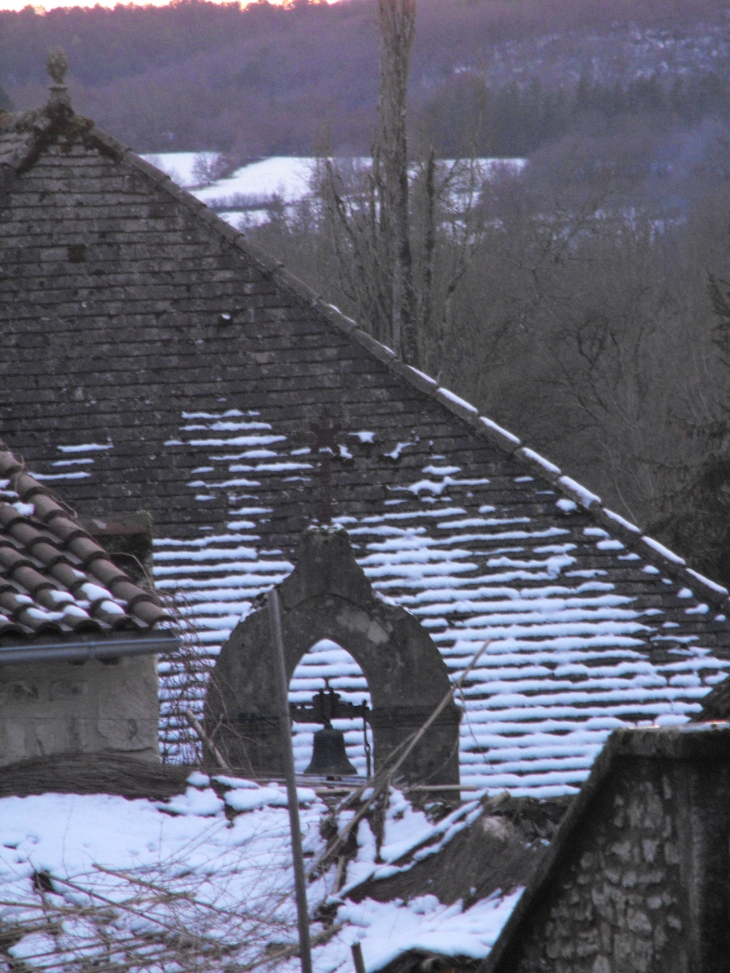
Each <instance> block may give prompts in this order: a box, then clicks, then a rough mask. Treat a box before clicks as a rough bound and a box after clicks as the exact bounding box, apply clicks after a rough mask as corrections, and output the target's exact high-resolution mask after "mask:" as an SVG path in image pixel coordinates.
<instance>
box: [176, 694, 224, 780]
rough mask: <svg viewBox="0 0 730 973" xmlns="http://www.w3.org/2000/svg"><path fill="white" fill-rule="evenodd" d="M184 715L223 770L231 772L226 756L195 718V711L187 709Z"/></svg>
mask: <svg viewBox="0 0 730 973" xmlns="http://www.w3.org/2000/svg"><path fill="white" fill-rule="evenodd" d="M184 715H185V719H186V720H187V721H188V723H189V724H190V726H191V727H192V728H193V729H194V730H195V732H196V733H197V734H198V738H199V740H200V742H201V743H202V744H203V746H204V747H205V748H206V749H207V750H208V752H209V753H211V754H212V755H213V757H214V758H215V762H216V763H217V764H218V766H219V767H220V769H221V770H227V771H228V772H229V773H230V771H231V768H230V767H229V766H228V764H227V763H226V759H225V757H224V756H223V754H222V753H221V752H220V750H219V749H218V747H217V746H216V745H215V743H213V741H212V740H211V738H210V737H209V736H208V734H207V733H206V732H205V730H204V729H203V727H202V726H201V725H200V723H199V722H198V720H197V719H196V718H195V714H194V713H193V711H192V710H191V709H186V710H185V714H184Z"/></svg>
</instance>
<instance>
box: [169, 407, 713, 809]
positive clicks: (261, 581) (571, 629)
mask: <svg viewBox="0 0 730 973" xmlns="http://www.w3.org/2000/svg"><path fill="white" fill-rule="evenodd" d="M369 435H370V433H369ZM373 435H374V436H375V434H373ZM341 438H343V439H344V440H347V438H348V437H347V435H346V434H343V435H342V437H341ZM352 438H353V437H352V436H350V437H349V440H350V442H352ZM355 438H357V434H355ZM380 443H382V432H379V433H378V438H376V444H380ZM367 445H370V443H368V444H367ZM191 447H192V448H193V449H194V450H195V453H196V454H197V456H198V462H199V463H200V467H199V469H200V470H201V471H203V472H201V473H199V474H198V478H196V479H195V480H194V481H192V482H191V483H190V484H189V488H190V489H191V490H195V491H196V492H198V493H199V494H200V495H202V496H215V497H218V498H220V499H223V500H224V501H226V500H227V502H228V510H229V513H228V518H229V519H228V529H229V532H228V533H225V534H209V535H205V534H204V535H203V536H201V537H200V538H198V539H196V541H195V544H194V545H191V544H186V543H185V542H183V541H175V540H173V539H163V538H160V539H158V540H156V541H155V568H154V571H155V579H156V583H157V585H158V587H159V588H160V589H161V590H162V591H167V592H170V593H179V594H180V597H181V599H184V602H185V607H184V608H183V611H184V612H186V613H187V614H188V616H189V617H190V619H191V620H194V624H195V625H196V627H197V630H198V632H199V633H200V637H201V640H202V641H203V643H204V644H205V645H206V646H208V647H209V648H210V650H211V651H212V652H213V653H215V652H216V651H217V647H218V646H220V645H221V644H222V642H223V641H225V639H226V637H227V636H228V634H229V632H230V631H231V629H232V628H233V627H234V626H235V625H236V624H237V622H238V620H239V618H241V617H242V616H245V615H246V614H247V613H248V612H249V611H250V609H251V605H252V601H253V599H254V598H255V597H256V596H258V595H259V594H261V593H262V592H264V591H265V590H267V589H268V588H269V587H270V586H271V585H272V584H275V583H278V582H279V581H281V580H283V578H284V577H285V576H286V575H287V574H288V573H289V572H290V570H291V569H292V567H293V565H292V564H291V563H290V562H288V561H286V560H282V558H281V554H280V552H279V551H278V550H267V549H266V547H265V546H263V545H262V544H261V543H260V533H259V532H260V521H261V519H262V517H265V516H271V515H272V514H273V512H274V511H273V508H271V507H268V506H262V505H261V504H260V503H259V497H258V493H259V488H262V491H263V489H264V487H263V478H264V477H270V476H280V477H282V479H284V478H286V479H287V480H289V481H291V480H292V479H294V478H303V481H304V482H310V478H311V476H312V459H311V456H310V455H309V454H307V453H304V454H302V452H301V450H298V449H293V448H292V445H291V444H290V441H289V439H288V437H284V436H281V435H276V429H275V427H274V426H273V425H271V424H268V423H265V422H262V421H261V416H246V415H233V414H231V412H230V410H227V411H223V412H220V413H214V412H210V413H207V414H205V415H198V416H196V418H195V421H194V422H191V421H190V419H189V417H183V421H182V422H181V425H180V427H179V439H178V440H176V445H174V446H172V447H170V448H171V449H174V450H175V451H177V450H179V449H181V448H191ZM380 448H381V449H382V451H383V452H389V451H390V447H389V445H388V446H386V445H385V444H384V443H382V445H380ZM404 455H407V450H404ZM527 458H528V459H529V458H533V454H528V456H527ZM421 462H423V461H421ZM541 462H542V461H541V460H539V459H538V463H541ZM540 468H542V467H540ZM515 472H520V471H519V470H518V469H517V470H516V471H515ZM553 474H554V476H555V477H556V478H559V475H560V471H559V470H557V468H554V469H553ZM505 486H506V484H505V482H504V479H502V478H501V477H500V481H499V483H495V482H494V478H493V477H480V476H473V475H469V472H468V471H465V470H464V469H463V468H462V467H460V466H456V465H454V464H453V463H449V462H448V461H447V459H446V458H445V457H444V458H437V457H434V456H433V455H430V456H429V457H428V459H427V461H426V462H425V465H421V466H419V464H418V463H415V464H414V465H413V470H412V473H411V482H410V483H409V482H407V481H405V482H404V483H403V484H402V485H398V486H396V487H394V488H393V490H392V493H391V497H392V499H391V500H390V501H387V503H388V504H389V505H388V506H385V507H384V508H383V509H382V512H381V513H379V514H373V513H368V514H366V515H365V516H360V517H357V516H347V515H344V516H340V517H338V518H336V521H337V523H339V524H340V525H342V526H343V527H345V528H346V529H347V531H348V533H349V535H350V538H351V540H352V542H353V545H355V547H356V550H359V554H358V562H359V564H360V565H361V566H362V568H363V569H364V571H365V573H366V575H367V576H368V578H369V579H370V581H371V582H372V584H373V586H374V588H375V589H376V590H377V591H379V592H380V593H381V594H382V595H384V596H387V597H389V598H391V599H392V600H393V601H395V602H396V603H397V604H399V605H402V606H403V607H405V608H407V609H408V610H409V611H411V612H412V613H413V614H414V615H416V617H417V618H419V620H420V621H421V623H422V624H423V625H424V626H425V627H426V628H427V629H428V631H429V634H430V635H431V636H432V638H433V639H434V640H435V642H436V644H437V645H438V646H439V648H440V649H441V651H442V653H443V655H444V658H445V661H446V664H447V666H448V667H449V669H450V672H451V675H452V678H458V676H459V675H460V673H461V672H462V671H463V669H464V667H465V666H466V665H467V664H468V662H469V660H470V658H471V657H472V655H473V654H474V653H475V652H476V651H477V649H478V648H479V646H480V645H481V644H482V643H483V642H484V640H485V639H490V640H491V645H490V647H489V649H488V650H487V652H486V653H485V655H484V656H483V657H482V659H481V660H480V663H479V665H478V666H477V668H476V670H475V672H474V673H473V674H472V675H471V676H470V677H469V679H468V682H467V688H466V690H465V691H464V693H463V697H462V699H461V703H462V705H463V707H464V714H465V715H464V719H463V720H462V724H461V779H462V783H465V784H469V785H472V786H475V787H483V788H488V789H489V790H490V791H496V790H501V789H503V788H508V789H509V790H510V791H511V792H512V793H514V794H533V795H536V796H537V795H542V796H553V795H557V794H563V793H569V792H572V791H575V790H576V789H577V788H578V787H579V786H580V783H581V782H582V781H583V780H584V779H585V778H586V776H587V775H588V772H589V770H590V767H591V765H592V763H593V760H594V759H595V757H596V755H597V754H598V752H599V750H600V749H601V747H602V745H603V743H604V742H605V740H606V738H607V737H608V735H609V733H610V732H611V730H613V729H616V728H617V727H621V726H627V725H635V724H637V723H643V724H647V723H649V724H651V723H654V722H659V723H662V724H671V723H676V722H684V721H685V720H687V719H688V718H689V716H691V715H692V714H693V713H695V712H697V711H698V710H699V707H700V702H699V701H700V700H701V698H702V697H703V696H704V695H705V694H706V693H707V691H708V689H709V688H710V687H711V686H712V685H714V684H715V683H716V682H718V681H719V680H721V679H723V678H724V676H725V674H726V672H727V671H728V669H729V668H730V662H728V661H727V660H725V659H722V658H718V657H716V656H715V655H713V653H712V652H711V651H710V649H709V648H708V647H707V646H706V645H705V644H704V643H703V639H702V636H701V634H697V632H696V630H695V629H692V631H691V632H690V631H689V629H687V632H686V633H685V634H679V633H678V632H677V628H679V627H680V625H685V626H686V625H687V624H688V623H689V624H690V625H692V622H693V620H696V619H698V618H701V617H704V616H705V615H710V617H712V611H711V609H710V607H709V605H708V604H707V603H699V604H698V603H697V601H696V599H694V597H693V596H691V604H690V602H689V601H688V600H686V599H685V597H684V595H683V592H685V591H688V590H689V589H687V588H686V586H685V585H683V584H681V583H677V582H675V581H673V580H672V579H671V578H669V577H667V576H666V575H664V576H662V575H661V572H659V569H658V568H656V567H655V566H654V565H653V564H652V563H650V561H649V560H648V558H646V559H644V558H642V557H640V555H639V554H637V553H635V552H634V551H632V550H630V548H629V547H628V546H627V544H628V542H629V538H633V537H635V536H637V535H636V534H635V533H634V532H633V531H632V530H631V529H630V528H627V529H625V531H624V535H623V536H624V541H626V543H624V541H619V540H618V539H617V538H616V537H615V536H612V535H611V534H609V531H608V530H607V529H604V527H600V526H598V525H597V523H596V522H595V521H592V520H591V519H590V518H588V517H586V515H585V513H584V512H582V511H581V510H580V509H579V508H578V506H577V505H576V503H575V502H574V501H570V507H569V508H568V509H567V510H566V509H565V507H564V506H563V504H564V503H565V498H561V497H560V495H559V492H558V491H557V490H555V489H546V487H549V486H550V484H546V483H544V482H543V483H541V482H540V481H539V480H538V479H537V478H535V477H532V476H524V475H523V476H516V477H515V476H513V477H512V483H511V485H510V487H509V488H510V491H511V493H512V496H511V498H510V503H509V506H508V507H507V508H505V507H502V508H501V509H500V508H499V507H498V506H497V505H496V504H490V503H478V502H475V500H473V499H472V500H470V498H471V497H474V496H475V495H477V496H478V495H479V494H480V493H483V496H482V499H488V498H489V496H490V495H493V493H494V491H495V488H496V490H497V492H498V493H499V494H502V493H503V491H504V489H505ZM457 491H458V492H459V493H460V494H461V496H462V498H463V499H465V500H467V504H468V507H467V506H465V505H463V503H460V502H455V500H454V495H455V493H456V492H457ZM241 493H244V494H245V497H246V498H247V499H246V500H245V501H243V500H242V498H241ZM267 493H268V490H267ZM593 496H594V495H593V494H591V495H590V497H591V498H593ZM518 497H519V499H518ZM535 501H537V506H535ZM475 507H476V509H475ZM614 522H615V523H616V524H617V525H619V526H620V523H619V521H618V520H616V521H614V519H612V518H611V517H607V523H608V524H609V525H611V524H613V523H614ZM655 550H656V549H655V548H654V546H653V545H649V547H648V548H647V554H649V553H653V552H655ZM658 553H661V552H658ZM617 569H618V570H617ZM619 572H620V573H619ZM628 574H631V575H632V576H633V577H634V578H635V579H636V584H635V586H634V588H633V590H629V589H627V588H626V576H627V575H628ZM647 584H649V585H651V586H653V587H657V586H661V587H660V588H659V591H660V592H661V596H662V599H663V601H662V604H663V607H662V608H658V607H653V605H654V604H655V601H654V599H647V598H646V596H645V594H644V591H645V590H646V586H647ZM642 589H644V590H642ZM717 627H718V629H720V628H722V627H723V621H722V620H721V621H719V622H718V623H717ZM305 660H306V662H305V664H304V665H302V666H300V670H299V671H298V672H297V673H295V676H294V678H293V680H292V683H291V687H290V699H291V700H292V701H301V700H303V699H304V698H307V696H309V697H311V695H312V693H313V691H314V690H313V688H312V685H311V679H310V678H308V676H307V667H308V666H309V665H311V666H312V668H313V670H315V669H316V666H317V657H316V654H314V655H309V656H308V657H305ZM328 663H329V668H328V670H327V671H328V674H329V675H331V676H334V677H337V678H338V683H337V690H338V692H341V693H342V694H343V696H344V698H346V699H351V700H352V701H353V702H359V701H360V699H361V696H360V695H357V694H358V693H361V692H362V685H361V682H360V681H359V680H360V679H361V677H359V676H358V675H357V674H356V673H354V672H353V670H352V659H351V658H350V657H349V656H348V655H347V653H346V652H345V651H344V649H340V655H339V656H338V655H337V648H333V649H330V651H329V652H328ZM350 730H351V732H350V734H349V735H348V743H349V746H348V755H349V756H350V759H351V760H352V761H353V762H354V763H355V764H356V765H357V766H359V767H362V766H363V765H364V751H363V748H362V744H361V742H360V740H361V736H360V734H359V733H358V731H357V728H356V727H354V726H353V727H352V728H350ZM300 732H301V735H298V736H297V742H298V747H297V750H298V756H299V762H300V763H303V762H305V760H306V754H307V753H308V752H309V753H311V749H310V748H311V742H310V741H311V731H310V732H309V733H307V731H306V730H303V731H300Z"/></svg>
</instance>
